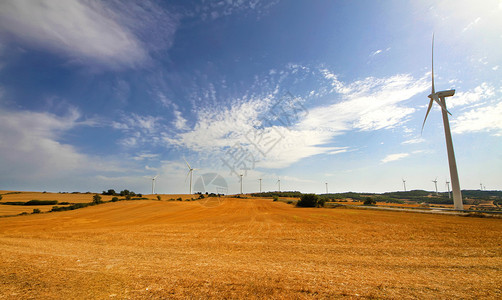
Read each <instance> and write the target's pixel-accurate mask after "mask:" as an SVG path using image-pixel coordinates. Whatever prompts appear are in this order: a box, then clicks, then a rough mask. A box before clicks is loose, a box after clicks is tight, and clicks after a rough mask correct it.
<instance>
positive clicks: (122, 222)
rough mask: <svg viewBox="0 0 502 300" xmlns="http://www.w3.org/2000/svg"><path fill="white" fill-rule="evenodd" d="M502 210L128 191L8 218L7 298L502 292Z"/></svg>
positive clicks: (0, 287)
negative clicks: (135, 197) (147, 196)
mask: <svg viewBox="0 0 502 300" xmlns="http://www.w3.org/2000/svg"><path fill="white" fill-rule="evenodd" d="M501 232H502V220H499V219H482V218H467V217H458V216H441V215H425V214H414V213H402V212H386V211H367V210H353V209H319V208H317V209H314V208H312V209H308V208H294V207H293V206H291V205H287V204H285V203H278V202H272V201H271V200H266V199H231V198H222V199H218V198H215V199H212V200H209V202H199V201H193V202H178V201H123V202H115V203H107V204H102V205H98V206H93V207H88V208H84V209H79V210H74V211H67V212H55V213H48V214H39V215H28V216H17V217H10V218H0V298H6V299H11V298H12V299H26V298H38V299H39V298H59V299H68V298H74V299H91V298H92V299H96V298H98V299H113V298H120V299H123V298H133V299H136V298H152V299H158V298H207V297H213V298H253V297H255V298H263V297H268V298H270V297H274V298H334V297H348V298H359V297H362V298H375V297H376V298H394V299H402V298H421V299H423V298H430V299H437V298H483V297H484V298H501V297H502V288H501V285H500V279H501V278H502V238H501Z"/></svg>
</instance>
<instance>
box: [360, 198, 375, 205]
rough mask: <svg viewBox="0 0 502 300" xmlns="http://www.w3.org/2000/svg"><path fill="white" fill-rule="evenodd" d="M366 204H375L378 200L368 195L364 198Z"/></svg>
mask: <svg viewBox="0 0 502 300" xmlns="http://www.w3.org/2000/svg"><path fill="white" fill-rule="evenodd" d="M363 204H364V205H375V204H376V201H375V200H374V199H373V198H371V197H366V199H364V203H363Z"/></svg>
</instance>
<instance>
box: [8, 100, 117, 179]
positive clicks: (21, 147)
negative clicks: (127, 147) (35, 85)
mask: <svg viewBox="0 0 502 300" xmlns="http://www.w3.org/2000/svg"><path fill="white" fill-rule="evenodd" d="M0 123H1V124H2V126H0V140H2V143H0V165H1V166H2V172H1V174H0V181H2V182H3V183H4V184H10V185H12V186H13V187H15V186H17V185H18V184H19V183H21V181H23V184H25V183H28V184H29V185H32V186H34V187H35V186H36V187H40V188H44V186H46V187H47V188H55V187H57V186H58V184H57V182H58V181H59V182H62V181H66V182H68V181H72V180H74V181H75V180H78V179H76V178H72V176H73V175H75V176H82V175H84V174H89V173H95V172H116V171H119V170H121V167H120V166H119V164H118V163H117V162H113V161H110V160H105V159H103V158H99V157H93V156H89V155H86V154H83V153H82V152H80V151H79V149H77V148H76V147H75V146H73V145H70V144H68V143H65V142H64V141H63V140H64V139H63V136H64V134H66V133H68V132H69V131H71V130H73V129H76V128H77V127H87V126H95V125H96V123H95V122H94V121H92V120H86V119H84V118H82V116H81V114H80V112H79V111H78V109H76V108H74V107H71V108H70V109H69V110H68V112H67V113H66V114H65V115H62V116H58V115H55V114H51V113H45V112H33V111H14V110H7V109H4V108H2V107H0ZM77 174H78V175H77ZM84 176H85V175H84Z"/></svg>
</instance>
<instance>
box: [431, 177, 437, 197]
mask: <svg viewBox="0 0 502 300" xmlns="http://www.w3.org/2000/svg"><path fill="white" fill-rule="evenodd" d="M432 182H434V185H435V186H436V195H437V194H438V178H437V177H436V179H434V180H433V181H432Z"/></svg>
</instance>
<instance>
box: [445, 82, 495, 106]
mask: <svg viewBox="0 0 502 300" xmlns="http://www.w3.org/2000/svg"><path fill="white" fill-rule="evenodd" d="M494 95H495V88H494V87H493V86H491V85H490V84H487V83H486V82H483V83H482V84H480V85H479V86H477V87H475V88H474V90H471V91H467V92H460V93H457V94H456V95H455V96H454V97H452V98H450V99H448V100H450V101H448V104H447V107H448V108H452V107H456V106H462V105H468V104H473V103H476V102H480V101H481V100H486V99H488V98H490V97H492V96H494Z"/></svg>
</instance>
